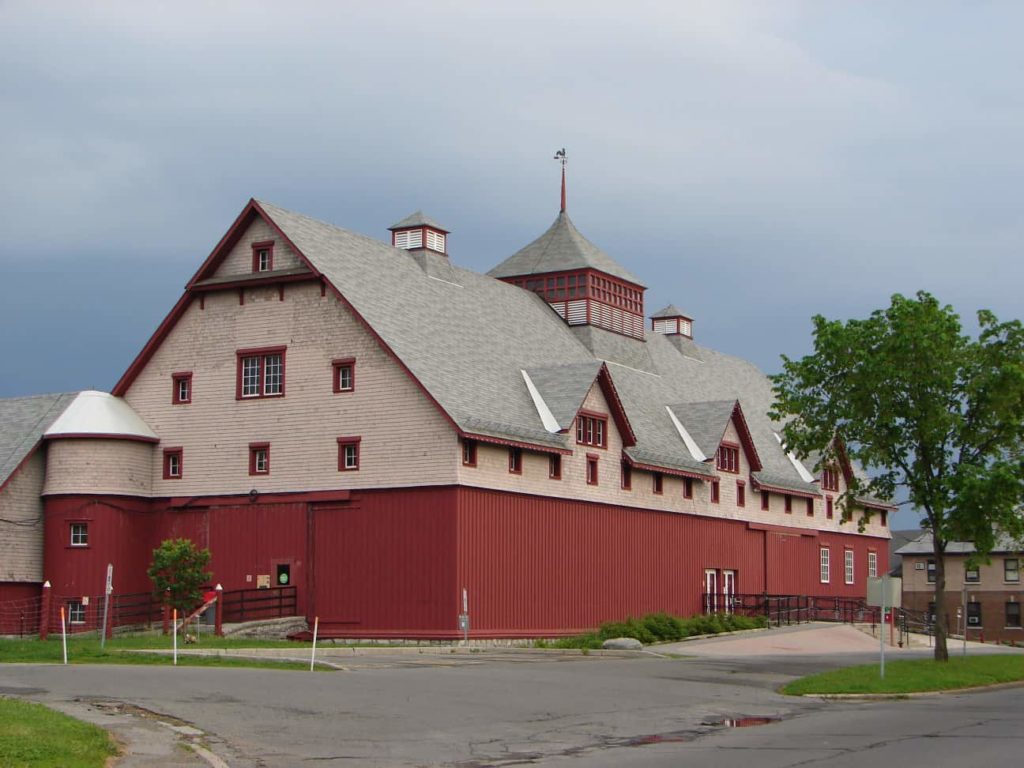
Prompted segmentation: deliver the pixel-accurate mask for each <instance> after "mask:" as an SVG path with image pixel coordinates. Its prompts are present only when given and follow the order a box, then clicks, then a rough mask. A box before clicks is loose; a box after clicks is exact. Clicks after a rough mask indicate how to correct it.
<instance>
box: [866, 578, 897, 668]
mask: <svg viewBox="0 0 1024 768" xmlns="http://www.w3.org/2000/svg"><path fill="white" fill-rule="evenodd" d="M867 604H868V605H870V606H877V607H878V608H879V610H880V613H881V617H882V626H880V627H879V628H878V658H879V665H878V675H879V677H885V624H886V615H885V612H886V606H889V611H890V613H891V614H892V616H891V620H892V621H895V618H896V609H897V608H899V607H900V606H901V605H902V604H903V579H891V578H889V576H888V574H886V575H885V576H882V577H881V578H880V579H868V599H867Z"/></svg>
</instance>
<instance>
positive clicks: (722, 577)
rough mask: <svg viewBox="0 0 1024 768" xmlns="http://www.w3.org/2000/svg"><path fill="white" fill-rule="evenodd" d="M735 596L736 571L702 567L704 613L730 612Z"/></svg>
mask: <svg viewBox="0 0 1024 768" xmlns="http://www.w3.org/2000/svg"><path fill="white" fill-rule="evenodd" d="M735 598H736V571H734V570H730V569H719V568H705V569H704V613H718V612H719V611H722V612H724V613H732V607H733V603H734V600H735Z"/></svg>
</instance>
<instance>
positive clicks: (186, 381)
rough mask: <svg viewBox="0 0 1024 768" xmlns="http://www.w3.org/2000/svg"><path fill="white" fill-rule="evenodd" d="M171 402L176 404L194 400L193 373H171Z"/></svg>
mask: <svg viewBox="0 0 1024 768" xmlns="http://www.w3.org/2000/svg"><path fill="white" fill-rule="evenodd" d="M171 384H172V387H171V402H172V403H173V404H174V405H181V404H183V403H191V402H192V373H191V372H184V373H172V374H171Z"/></svg>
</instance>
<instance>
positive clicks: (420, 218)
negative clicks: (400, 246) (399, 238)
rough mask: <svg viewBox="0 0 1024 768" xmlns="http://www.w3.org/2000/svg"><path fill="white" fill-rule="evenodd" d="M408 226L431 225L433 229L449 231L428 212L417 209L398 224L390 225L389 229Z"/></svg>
mask: <svg viewBox="0 0 1024 768" xmlns="http://www.w3.org/2000/svg"><path fill="white" fill-rule="evenodd" d="M406 227H430V228H431V229H437V230H440V231H441V232H444V233H446V234H447V232H448V230H447V229H445V228H444V227H442V226H441V225H440V224H438V223H437V222H436V221H434V220H433V219H432V218H430V217H429V216H427V214H425V213H424V212H423V211H416V212H415V213H410V214H409V215H408V216H406V217H405V218H404V219H402V220H401V221H400V222H398V223H397V224H392V225H391V226H390V227H388V229H389V230H394V229H405V228H406Z"/></svg>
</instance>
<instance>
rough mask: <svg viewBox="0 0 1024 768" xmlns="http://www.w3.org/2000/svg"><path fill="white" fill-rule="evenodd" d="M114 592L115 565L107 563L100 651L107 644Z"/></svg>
mask: <svg viewBox="0 0 1024 768" xmlns="http://www.w3.org/2000/svg"><path fill="white" fill-rule="evenodd" d="M113 591H114V564H113V563H107V583H106V586H105V587H104V588H103V631H102V633H101V634H100V649H101V650H102V649H103V647H104V646H105V645H106V643H107V616H108V615H109V613H110V593H111V592H113Z"/></svg>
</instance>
